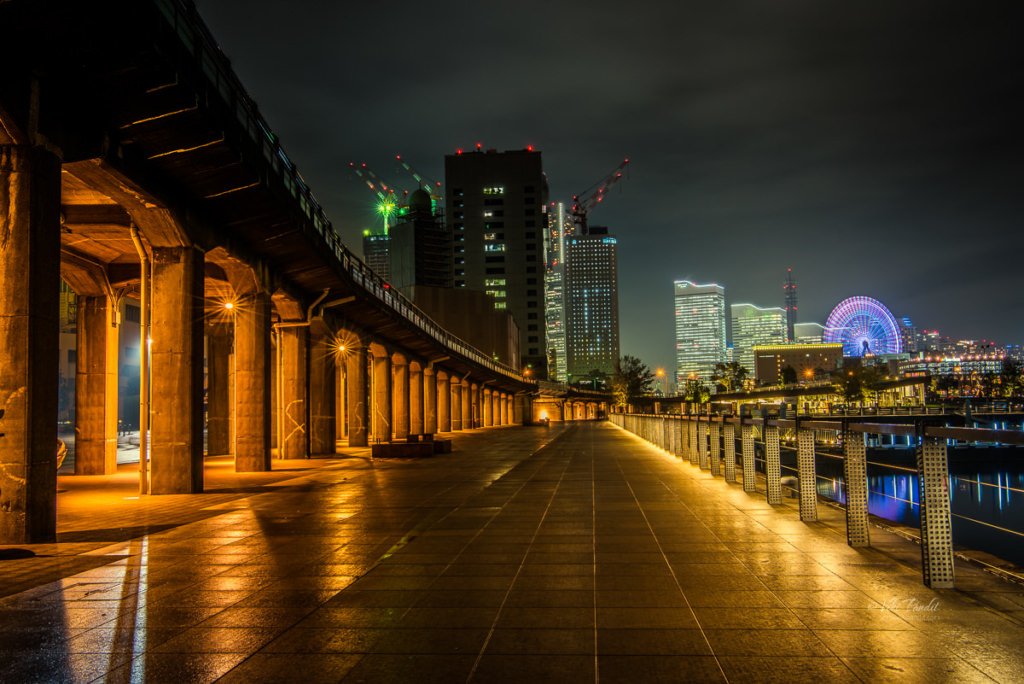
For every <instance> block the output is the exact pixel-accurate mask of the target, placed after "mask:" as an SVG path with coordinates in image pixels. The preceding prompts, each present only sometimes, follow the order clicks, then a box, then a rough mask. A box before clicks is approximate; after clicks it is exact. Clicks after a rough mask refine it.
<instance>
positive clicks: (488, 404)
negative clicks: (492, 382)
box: [483, 387, 494, 427]
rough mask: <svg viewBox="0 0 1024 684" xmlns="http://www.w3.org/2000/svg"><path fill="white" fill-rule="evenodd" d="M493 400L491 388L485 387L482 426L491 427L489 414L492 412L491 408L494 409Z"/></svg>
mask: <svg viewBox="0 0 1024 684" xmlns="http://www.w3.org/2000/svg"><path fill="white" fill-rule="evenodd" d="M493 400H494V397H493V395H492V393H491V390H489V389H487V388H486V387H485V388H484V390H483V414H484V415H483V419H484V427H491V416H492V414H493V412H494V411H493V409H494V403H493Z"/></svg>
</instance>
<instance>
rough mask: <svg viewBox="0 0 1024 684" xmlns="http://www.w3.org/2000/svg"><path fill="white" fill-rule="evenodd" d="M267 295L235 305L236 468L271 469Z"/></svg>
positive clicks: (268, 296)
mask: <svg viewBox="0 0 1024 684" xmlns="http://www.w3.org/2000/svg"><path fill="white" fill-rule="evenodd" d="M270 306H271V305H270V295H268V294H265V293H257V294H252V295H249V296H247V297H244V298H243V299H242V300H241V301H240V302H239V303H238V306H236V307H235V308H234V313H233V315H234V318H235V470H236V471H238V472H262V471H266V470H270V443H271V442H270V436H271V416H272V415H273V413H272V411H271V402H270V398H271V391H272V387H273V380H272V377H273V376H272V374H271V359H272V358H273V357H272V355H271V347H270Z"/></svg>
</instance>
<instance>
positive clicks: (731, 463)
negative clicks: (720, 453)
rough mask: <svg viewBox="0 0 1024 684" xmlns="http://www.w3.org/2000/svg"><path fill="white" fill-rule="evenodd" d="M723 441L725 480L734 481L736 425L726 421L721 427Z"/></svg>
mask: <svg viewBox="0 0 1024 684" xmlns="http://www.w3.org/2000/svg"><path fill="white" fill-rule="evenodd" d="M722 429H723V432H724V436H723V438H722V439H723V441H724V442H725V481H726V482H735V481H736V426H735V425H733V424H732V423H726V424H725V425H724V426H723V427H722Z"/></svg>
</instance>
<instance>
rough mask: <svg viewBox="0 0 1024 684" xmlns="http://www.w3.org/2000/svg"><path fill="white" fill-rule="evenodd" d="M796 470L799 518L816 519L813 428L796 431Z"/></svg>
mask: <svg viewBox="0 0 1024 684" xmlns="http://www.w3.org/2000/svg"><path fill="white" fill-rule="evenodd" d="M796 470H797V478H798V481H799V487H800V519H801V520H803V521H804V522H814V521H815V520H817V519H818V477H817V468H816V467H815V463H814V430H804V429H800V428H798V429H797V431H796Z"/></svg>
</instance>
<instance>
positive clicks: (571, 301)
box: [565, 226, 619, 382]
mask: <svg viewBox="0 0 1024 684" xmlns="http://www.w3.org/2000/svg"><path fill="white" fill-rule="evenodd" d="M618 274H619V269H618V246H617V240H616V239H615V237H614V236H613V235H610V234H609V233H608V229H607V228H604V227H599V226H591V227H590V232H589V234H587V235H573V236H571V237H568V238H566V239H565V356H566V365H567V371H568V376H569V381H570V382H575V381H577V380H581V379H585V378H587V377H589V376H590V374H591V372H592V371H595V370H596V371H601V372H602V373H605V374H607V375H608V376H609V377H610V376H611V375H612V374H613V373H614V372H615V363H616V362H617V361H618V360H619V275H618Z"/></svg>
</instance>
